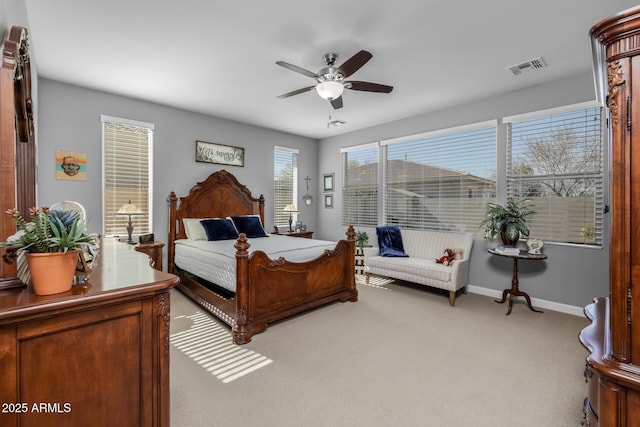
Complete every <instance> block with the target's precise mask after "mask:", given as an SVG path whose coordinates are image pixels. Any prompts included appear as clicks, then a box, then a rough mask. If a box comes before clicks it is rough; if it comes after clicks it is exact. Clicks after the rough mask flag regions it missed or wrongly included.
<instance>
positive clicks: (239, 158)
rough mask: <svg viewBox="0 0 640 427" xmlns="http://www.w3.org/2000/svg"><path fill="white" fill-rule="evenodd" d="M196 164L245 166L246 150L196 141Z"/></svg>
mask: <svg viewBox="0 0 640 427" xmlns="http://www.w3.org/2000/svg"><path fill="white" fill-rule="evenodd" d="M196 162H204V163H216V164H219V165H230V166H244V148H242V147H232V146H230V145H223V144H215V143H213V142H204V141H196Z"/></svg>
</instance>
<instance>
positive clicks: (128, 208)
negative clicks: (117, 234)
mask: <svg viewBox="0 0 640 427" xmlns="http://www.w3.org/2000/svg"><path fill="white" fill-rule="evenodd" d="M116 215H128V216H129V222H128V224H127V233H128V234H129V240H127V243H128V244H130V245H135V243H136V242H134V241H133V237H132V234H133V222H131V215H143V213H142V211H141V210H140V209H138V207H137V206H136V205H134V204H133V203H131V200H129V203H127V204H126V205H123V206H122V207H121V208H120V209H119V210H118V212H116Z"/></svg>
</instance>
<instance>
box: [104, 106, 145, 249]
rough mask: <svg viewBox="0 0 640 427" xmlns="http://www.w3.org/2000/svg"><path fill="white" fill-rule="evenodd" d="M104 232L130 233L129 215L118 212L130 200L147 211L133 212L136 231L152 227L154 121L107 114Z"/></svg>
mask: <svg viewBox="0 0 640 427" xmlns="http://www.w3.org/2000/svg"><path fill="white" fill-rule="evenodd" d="M102 138H103V141H102V148H103V153H102V154H103V233H104V235H107V236H113V235H126V234H127V230H126V227H127V223H128V221H129V217H128V216H123V215H116V212H117V211H118V210H119V209H120V208H121V207H122V206H123V205H125V204H127V203H128V202H129V201H131V203H133V204H135V205H136V206H137V207H138V208H139V209H140V210H141V211H142V212H143V215H134V216H131V220H132V222H133V226H134V233H135V234H145V233H149V232H150V230H152V229H153V228H152V223H151V218H152V217H153V212H152V206H153V204H152V185H151V183H152V167H151V165H152V141H153V125H152V124H146V123H140V122H133V121H130V120H126V119H118V118H114V117H107V116H103V118H102Z"/></svg>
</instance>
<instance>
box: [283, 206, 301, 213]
mask: <svg viewBox="0 0 640 427" xmlns="http://www.w3.org/2000/svg"><path fill="white" fill-rule="evenodd" d="M283 211H285V212H298V208H296V207H295V205H287V206H285V207H284V209H283Z"/></svg>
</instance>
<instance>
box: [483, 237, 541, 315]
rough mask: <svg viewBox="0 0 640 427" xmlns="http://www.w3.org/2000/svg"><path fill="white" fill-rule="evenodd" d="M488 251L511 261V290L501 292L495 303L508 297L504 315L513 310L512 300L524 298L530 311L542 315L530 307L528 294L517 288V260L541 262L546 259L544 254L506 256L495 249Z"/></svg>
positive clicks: (502, 301) (526, 253)
mask: <svg viewBox="0 0 640 427" xmlns="http://www.w3.org/2000/svg"><path fill="white" fill-rule="evenodd" d="M488 251H489V253H490V254H491V255H497V256H503V257H507V258H511V259H513V277H512V279H511V288H508V289H505V290H504V291H503V292H502V299H501V300H496V302H497V303H499V304H502V303H504V302H505V301H506V300H507V295H509V310H507V314H506V315H507V316H508V315H509V314H511V309H512V308H513V299H514V298H515V297H524V298H525V300H526V301H527V307H529V309H530V310H531V311H535V312H536V313H542V310H536V309H535V308H533V307H532V306H531V298H530V297H529V294H527V293H526V292H523V291H521V290H520V288H519V282H518V260H519V259H524V260H543V259H547V256H546V255H544V254H530V253H528V252H527V251H520V252H519V253H518V254H507V253H503V252H499V251H497V250H496V249H495V248H492V249H488Z"/></svg>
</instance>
